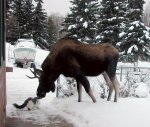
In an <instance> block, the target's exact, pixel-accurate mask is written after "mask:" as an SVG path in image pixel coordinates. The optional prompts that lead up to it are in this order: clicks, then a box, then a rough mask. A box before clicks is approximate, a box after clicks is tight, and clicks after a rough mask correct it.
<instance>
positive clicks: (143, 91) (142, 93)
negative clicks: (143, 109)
mask: <svg viewBox="0 0 150 127" xmlns="http://www.w3.org/2000/svg"><path fill="white" fill-rule="evenodd" d="M135 86H137V88H136V89H135V96H136V97H139V98H145V97H147V96H148V95H149V90H148V89H149V88H148V86H147V84H145V83H143V82H140V83H136V84H135Z"/></svg>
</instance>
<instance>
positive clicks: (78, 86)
mask: <svg viewBox="0 0 150 127" xmlns="http://www.w3.org/2000/svg"><path fill="white" fill-rule="evenodd" d="M76 82H77V90H78V102H81V101H82V99H81V97H82V84H81V83H80V82H79V81H76Z"/></svg>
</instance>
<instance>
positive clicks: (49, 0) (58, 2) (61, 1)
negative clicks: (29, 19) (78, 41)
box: [43, 0, 148, 16]
mask: <svg viewBox="0 0 150 127" xmlns="http://www.w3.org/2000/svg"><path fill="white" fill-rule="evenodd" d="M145 1H148V0H145ZM69 7H71V3H70V0H43V8H44V9H45V11H46V12H47V14H48V15H50V14H51V13H60V14H61V15H63V16H65V15H66V14H67V13H68V12H69Z"/></svg>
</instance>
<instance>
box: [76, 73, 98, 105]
mask: <svg viewBox="0 0 150 127" xmlns="http://www.w3.org/2000/svg"><path fill="white" fill-rule="evenodd" d="M76 80H77V81H78V82H80V83H81V84H82V85H83V87H84V89H85V91H86V92H87V94H88V95H89V96H90V97H91V99H92V100H93V102H94V103H95V102H96V99H95V97H94V95H93V92H92V90H91V87H90V83H89V81H88V79H87V78H86V76H85V75H84V74H82V72H80V73H77V75H76Z"/></svg>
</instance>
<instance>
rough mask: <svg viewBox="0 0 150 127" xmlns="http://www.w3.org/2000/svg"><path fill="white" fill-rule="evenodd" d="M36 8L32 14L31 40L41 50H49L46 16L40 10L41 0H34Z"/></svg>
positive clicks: (42, 10)
mask: <svg viewBox="0 0 150 127" xmlns="http://www.w3.org/2000/svg"><path fill="white" fill-rule="evenodd" d="M36 2H37V6H36V8H35V10H34V13H33V22H34V24H33V39H34V41H35V43H36V45H38V46H39V47H41V48H42V49H49V44H48V42H47V40H48V39H49V35H48V29H47V27H48V26H47V14H46V13H45V11H44V9H42V3H43V0H36Z"/></svg>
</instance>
